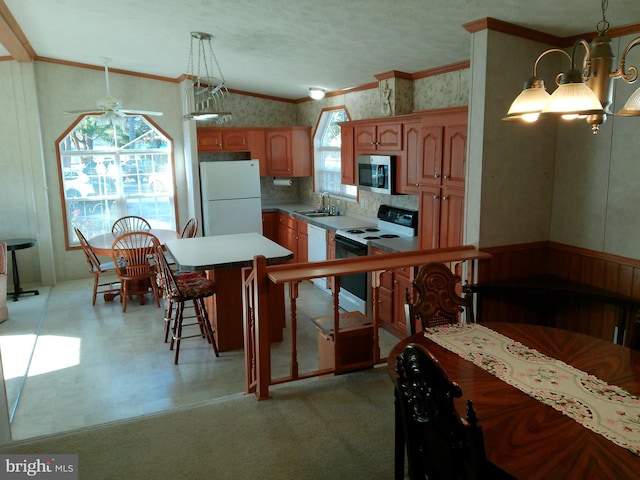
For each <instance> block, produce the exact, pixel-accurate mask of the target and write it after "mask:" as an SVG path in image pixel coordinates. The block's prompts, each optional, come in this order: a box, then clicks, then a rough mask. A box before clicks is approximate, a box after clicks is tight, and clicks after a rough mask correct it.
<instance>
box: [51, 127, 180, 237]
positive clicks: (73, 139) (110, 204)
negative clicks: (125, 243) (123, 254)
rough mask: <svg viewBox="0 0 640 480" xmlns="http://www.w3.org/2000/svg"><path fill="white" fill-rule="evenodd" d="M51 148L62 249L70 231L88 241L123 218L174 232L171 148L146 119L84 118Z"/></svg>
mask: <svg viewBox="0 0 640 480" xmlns="http://www.w3.org/2000/svg"><path fill="white" fill-rule="evenodd" d="M56 146H57V155H58V167H59V176H60V186H61V192H62V196H61V197H62V204H63V205H62V207H63V217H64V221H65V229H66V236H65V238H66V239H67V248H69V247H74V246H78V245H79V242H78V239H77V238H76V236H75V233H74V231H73V228H74V227H78V228H79V229H80V230H81V231H82V233H84V235H85V236H86V237H87V238H91V237H93V236H95V235H99V234H102V233H107V232H110V231H111V226H112V225H113V222H114V221H115V220H117V219H118V218H120V217H122V216H124V215H137V216H140V217H143V218H145V219H146V220H147V221H148V222H149V223H150V224H151V226H152V228H166V229H173V230H174V229H175V226H176V212H175V211H176V208H175V187H174V185H175V182H174V166H173V143H172V141H171V140H170V139H169V138H168V137H167V136H166V135H165V134H163V133H162V132H161V131H160V130H159V129H158V128H157V127H155V126H154V125H153V124H151V123H150V122H149V120H147V119H146V118H145V117H143V116H141V115H131V116H126V117H123V118H120V119H117V120H114V121H113V122H109V121H105V120H104V118H103V117H102V116H95V115H86V116H84V117H82V118H81V119H79V120H78V122H77V123H76V124H75V125H73V126H72V128H71V130H70V131H69V132H68V133H66V134H65V135H64V136H62V137H61V138H59V139H58V141H57V143H56Z"/></svg>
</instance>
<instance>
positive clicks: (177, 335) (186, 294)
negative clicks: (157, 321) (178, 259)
mask: <svg viewBox="0 0 640 480" xmlns="http://www.w3.org/2000/svg"><path fill="white" fill-rule="evenodd" d="M155 258H156V269H157V275H158V283H159V284H160V286H161V288H162V289H163V291H164V292H163V296H164V298H165V299H166V300H167V302H168V306H167V311H166V313H165V322H167V323H166V324H165V341H166V337H167V336H168V333H171V343H170V345H169V349H170V350H173V349H174V347H175V357H174V362H173V363H174V364H176V365H177V364H178V358H179V356H180V342H181V341H182V340H183V339H187V338H197V337H204V338H206V339H207V341H208V342H209V343H210V344H211V347H212V348H213V352H214V353H215V355H216V357H219V356H220V354H219V352H218V345H217V343H216V339H215V335H214V331H213V327H212V325H211V323H210V322H209V318H208V316H207V310H206V308H205V304H204V299H205V298H207V297H210V296H212V295H215V293H216V285H215V283H214V282H212V281H211V280H209V279H207V278H205V277H203V276H202V275H199V274H196V273H193V274H176V272H174V271H173V270H171V268H170V267H169V264H168V263H167V259H166V258H165V256H164V251H163V250H162V246H161V245H160V242H156V245H155ZM189 301H191V302H192V303H193V308H194V315H193V317H185V316H184V309H185V303H186V302H189ZM173 307H175V312H172V310H173ZM187 318H195V320H196V321H195V322H193V323H184V320H185V319H187ZM196 325H197V326H198V327H199V333H196V334H192V335H183V327H188V326H196Z"/></svg>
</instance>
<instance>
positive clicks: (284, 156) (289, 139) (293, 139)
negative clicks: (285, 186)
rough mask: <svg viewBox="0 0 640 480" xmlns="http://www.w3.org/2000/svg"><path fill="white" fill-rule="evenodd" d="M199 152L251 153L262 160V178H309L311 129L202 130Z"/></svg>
mask: <svg viewBox="0 0 640 480" xmlns="http://www.w3.org/2000/svg"><path fill="white" fill-rule="evenodd" d="M197 138H198V151H199V152H250V154H251V158H253V159H257V160H260V175H261V176H282V177H308V176H311V172H312V170H313V168H312V165H311V128H310V127H281V128H280V127H279V128H258V127H249V128H228V127H199V128H198V129H197Z"/></svg>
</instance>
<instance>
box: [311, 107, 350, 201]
mask: <svg viewBox="0 0 640 480" xmlns="http://www.w3.org/2000/svg"><path fill="white" fill-rule="evenodd" d="M347 120H348V117H347V111H346V110H345V109H344V107H338V108H336V109H332V110H325V111H323V112H322V113H321V115H320V121H319V122H318V128H317V130H316V133H315V135H314V138H313V144H314V150H315V156H314V170H315V189H316V192H329V193H331V194H332V195H339V196H343V197H349V198H355V197H356V195H357V193H358V189H357V188H356V187H355V186H353V185H342V184H341V183H340V181H341V180H340V179H341V158H340V147H341V145H342V141H341V135H340V125H338V123H339V122H346V121H347Z"/></svg>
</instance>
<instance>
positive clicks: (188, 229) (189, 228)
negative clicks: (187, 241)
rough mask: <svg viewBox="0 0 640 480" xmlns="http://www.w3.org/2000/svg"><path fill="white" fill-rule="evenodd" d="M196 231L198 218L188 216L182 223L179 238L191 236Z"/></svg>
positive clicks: (193, 235) (194, 234)
mask: <svg viewBox="0 0 640 480" xmlns="http://www.w3.org/2000/svg"><path fill="white" fill-rule="evenodd" d="M197 233H198V220H197V219H196V218H190V219H189V220H187V223H185V224H184V228H183V229H182V234H181V235H180V237H181V238H193V237H195V236H196V234H197Z"/></svg>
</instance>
